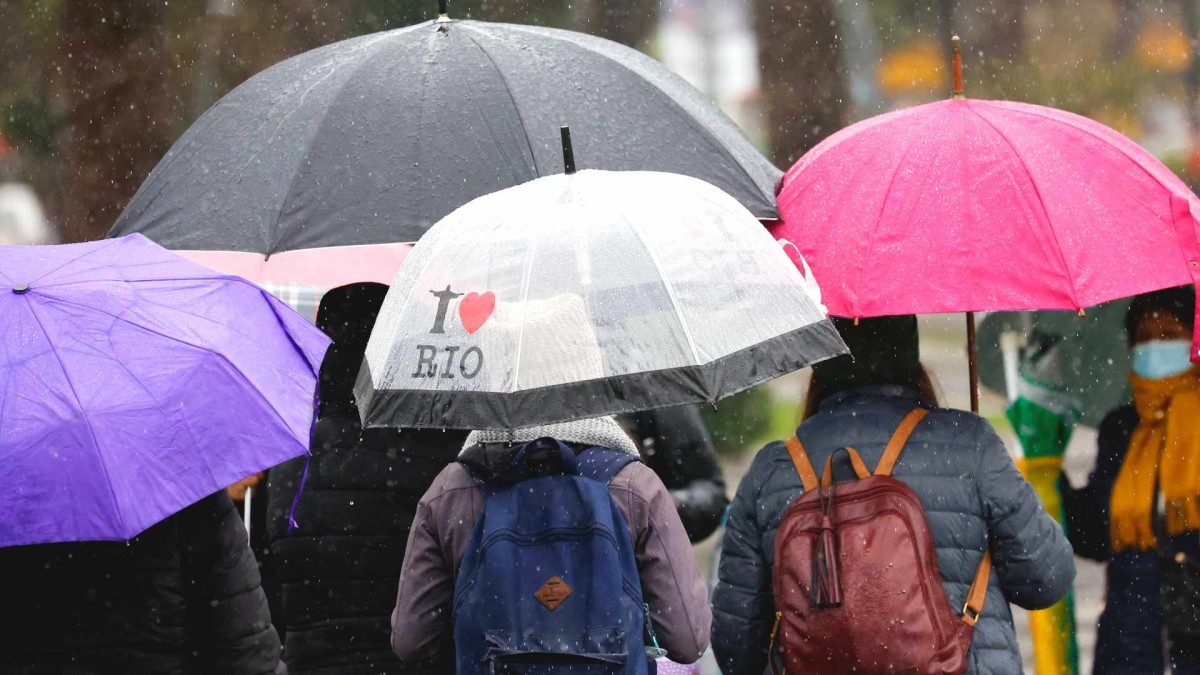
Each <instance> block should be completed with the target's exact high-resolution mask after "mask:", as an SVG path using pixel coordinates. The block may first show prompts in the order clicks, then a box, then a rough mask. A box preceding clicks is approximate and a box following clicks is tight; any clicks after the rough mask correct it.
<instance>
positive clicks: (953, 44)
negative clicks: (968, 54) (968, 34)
mask: <svg viewBox="0 0 1200 675" xmlns="http://www.w3.org/2000/svg"><path fill="white" fill-rule="evenodd" d="M961 42H962V40H959V39H958V36H957V35H955V36H954V37H952V38H950V51H951V54H952V56H951V66H952V68H953V71H954V98H957V99H961V98H964V96H963V76H962V48H961V47H960V46H959V45H960V43H961Z"/></svg>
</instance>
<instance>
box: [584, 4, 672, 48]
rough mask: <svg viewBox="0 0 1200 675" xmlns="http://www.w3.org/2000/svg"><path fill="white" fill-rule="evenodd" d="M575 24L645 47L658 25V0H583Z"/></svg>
mask: <svg viewBox="0 0 1200 675" xmlns="http://www.w3.org/2000/svg"><path fill="white" fill-rule="evenodd" d="M576 4H577V7H578V10H577V15H576V17H575V20H574V21H573V22H572V24H573V25H572V28H574V29H575V30H578V31H582V32H584V33H591V34H592V35H599V36H600V37H602V38H607V39H609V40H612V41H614V42H620V43H621V44H623V45H628V46H630V47H636V48H639V49H644V48H645V46H646V43H647V42H648V41H649V39H650V37H651V35H653V33H654V30H655V28H657V26H658V6H659V3H658V0H624V1H623V2H610V1H609V0H583V1H582V2H579V3H576Z"/></svg>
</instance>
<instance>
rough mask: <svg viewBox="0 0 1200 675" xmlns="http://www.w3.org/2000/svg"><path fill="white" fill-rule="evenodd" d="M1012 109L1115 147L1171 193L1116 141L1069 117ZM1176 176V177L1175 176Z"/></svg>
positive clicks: (1103, 144) (1024, 109) (1122, 136)
mask: <svg viewBox="0 0 1200 675" xmlns="http://www.w3.org/2000/svg"><path fill="white" fill-rule="evenodd" d="M1000 102H1002V101H996V102H995V103H1000ZM1012 110H1017V111H1019V112H1021V113H1024V114H1027V115H1031V116H1033V117H1038V118H1040V119H1044V120H1049V121H1051V122H1057V123H1059V124H1063V125H1066V126H1069V127H1071V128H1072V129H1075V130H1076V131H1081V132H1083V133H1085V134H1087V135H1088V136H1091V137H1092V138H1094V139H1095V140H1097V141H1099V142H1100V144H1101V145H1102V146H1104V147H1108V148H1115V149H1116V150H1117V151H1118V152H1120V153H1121V154H1122V155H1123V156H1124V157H1125V159H1128V160H1129V161H1130V162H1133V164H1135V165H1136V166H1137V167H1138V168H1139V169H1141V171H1142V173H1144V174H1146V175H1147V176H1148V177H1149V178H1150V179H1151V180H1153V181H1154V182H1155V183H1158V184H1159V185H1160V186H1162V187H1164V188H1167V190H1169V191H1171V192H1172V193H1174V189H1173V188H1171V187H1170V186H1168V185H1165V184H1164V183H1163V181H1162V180H1160V179H1159V177H1158V176H1155V175H1154V174H1153V173H1152V172H1151V171H1150V170H1149V169H1147V168H1146V167H1145V166H1144V165H1143V164H1142V163H1141V162H1140V161H1138V160H1137V159H1136V158H1134V157H1133V156H1132V155H1130V154H1129V153H1128V152H1126V150H1125V148H1122V147H1121V146H1119V145H1117V144H1116V143H1113V142H1112V141H1110V140H1108V139H1106V138H1104V137H1102V136H1100V135H1099V134H1097V133H1096V132H1095V131H1093V130H1091V129H1088V128H1087V127H1085V126H1083V125H1080V124H1076V123H1075V120H1071V119H1069V118H1068V119H1058V118H1056V117H1052V116H1050V115H1046V114H1045V113H1041V112H1038V111H1036V110H1029V109H1028V108H1025V107H1021V108H1012ZM971 112H973V113H975V114H976V115H978V116H979V117H981V118H983V116H982V115H979V113H977V112H975V111H974V110H971ZM1061 112H1066V111H1065V110H1064V111H1061ZM984 119H986V118H984ZM1085 119H1086V118H1085ZM1113 131H1114V132H1116V133H1117V134H1118V135H1120V136H1121V138H1124V139H1125V140H1127V141H1129V142H1130V143H1133V141H1132V140H1130V139H1129V138H1127V137H1126V136H1125V135H1124V134H1121V132H1119V131H1116V130H1115V129H1114V130H1113ZM1147 152H1149V151H1147ZM1168 171H1169V169H1168ZM1177 178H1178V177H1177Z"/></svg>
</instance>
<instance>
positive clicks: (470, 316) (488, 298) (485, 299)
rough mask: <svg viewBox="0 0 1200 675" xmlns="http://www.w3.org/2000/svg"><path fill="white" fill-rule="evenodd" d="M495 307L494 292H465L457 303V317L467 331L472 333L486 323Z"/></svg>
mask: <svg viewBox="0 0 1200 675" xmlns="http://www.w3.org/2000/svg"><path fill="white" fill-rule="evenodd" d="M495 309H496V294H495V293H492V292H491V291H488V292H486V293H467V294H466V295H465V296H464V297H463V299H462V300H461V301H460V302H459V303H458V318H459V319H461V320H462V325H463V328H466V329H467V332H468V333H474V332H475V331H477V330H479V329H480V328H481V327H482V326H483V324H485V323H487V320H488V319H489V318H490V317H491V316H492V312H493V311H495Z"/></svg>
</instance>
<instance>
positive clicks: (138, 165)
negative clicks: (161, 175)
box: [55, 0, 184, 241]
mask: <svg viewBox="0 0 1200 675" xmlns="http://www.w3.org/2000/svg"><path fill="white" fill-rule="evenodd" d="M167 8H168V5H166V4H165V3H149V2H142V1H140V0H111V1H109V2H94V1H92V0H64V1H63V2H62V9H61V10H60V11H61V14H60V16H59V31H58V34H59V39H58V44H57V49H56V50H55V52H56V53H55V69H56V71H57V72H58V73H61V78H62V79H61V87H60V90H61V91H60V95H61V96H62V98H63V100H64V101H65V108H66V115H65V122H66V123H65V126H64V128H63V129H62V131H61V137H60V139H59V141H60V143H61V148H62V160H63V161H64V162H65V163H66V169H67V170H66V180H67V184H68V185H69V189H70V195H71V196H70V199H68V200H65V201H63V202H62V203H61V204H59V208H58V209H57V215H58V217H59V219H60V228H61V230H62V235H63V237H64V239H66V240H68V241H77V240H83V239H94V238H99V237H103V236H104V234H105V233H106V232H107V231H108V228H109V226H110V225H111V224H112V222H113V220H115V219H116V217H117V215H118V214H119V213H120V212H121V208H122V207H123V206H124V204H125V202H126V200H128V199H129V197H130V196H132V195H133V193H134V191H135V190H136V189H137V187H138V185H139V184H140V183H141V181H142V179H143V178H144V177H145V175H146V172H147V171H148V170H149V168H150V167H152V166H154V163H155V162H157V161H158V158H159V157H161V156H162V154H163V152H165V151H166V149H167V148H168V147H170V144H171V141H172V140H173V138H174V133H173V124H172V122H173V121H174V120H176V119H178V118H180V117H181V116H182V114H183V112H184V110H183V108H182V105H181V104H183V103H184V101H183V99H182V97H181V96H180V95H179V91H178V80H179V73H180V66H181V64H180V63H179V62H177V61H175V60H174V59H173V58H172V56H171V54H169V53H168V52H167V50H166V43H167V35H168V32H167V30H166V26H165V21H166V19H167V16H168V9H167Z"/></svg>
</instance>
